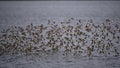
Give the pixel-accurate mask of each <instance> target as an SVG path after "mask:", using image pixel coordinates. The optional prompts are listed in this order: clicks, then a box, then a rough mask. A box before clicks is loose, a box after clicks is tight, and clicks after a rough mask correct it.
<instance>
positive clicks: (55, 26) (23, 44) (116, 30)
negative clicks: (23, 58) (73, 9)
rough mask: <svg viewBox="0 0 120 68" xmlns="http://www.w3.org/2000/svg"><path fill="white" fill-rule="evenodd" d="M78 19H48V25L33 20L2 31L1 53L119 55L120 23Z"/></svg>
mask: <svg viewBox="0 0 120 68" xmlns="http://www.w3.org/2000/svg"><path fill="white" fill-rule="evenodd" d="M74 21H75V19H74V18H71V19H68V20H67V21H64V22H59V23H58V22H55V21H51V20H48V23H47V25H44V24H40V25H33V24H32V23H31V24H30V25H27V26H26V27H21V26H11V27H9V28H7V29H4V30H2V31H1V34H0V55H2V54H5V53H9V54H17V53H24V54H26V55H29V54H35V55H49V54H56V53H59V54H61V55H63V56H67V55H73V56H75V55H79V56H89V57H90V56H96V55H98V56H110V55H112V56H119V51H118V49H117V46H118V45H119V44H120V26H119V22H118V23H114V22H112V21H111V20H110V19H106V20H105V22H104V23H100V24H97V23H95V22H93V20H92V19H90V20H87V21H86V22H83V21H82V20H81V19H78V20H77V21H76V22H74Z"/></svg>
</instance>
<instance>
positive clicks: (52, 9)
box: [0, 1, 120, 68]
mask: <svg viewBox="0 0 120 68" xmlns="http://www.w3.org/2000/svg"><path fill="white" fill-rule="evenodd" d="M71 17H73V18H79V19H93V20H96V21H97V23H100V22H103V21H104V20H105V18H107V17H109V18H110V19H112V20H114V19H116V18H120V1H12V2H9V1H8V2H4V1H3V2H0V28H2V29H3V28H5V27H8V26H10V25H22V26H24V25H27V24H30V23H33V24H41V23H47V20H48V19H50V20H55V21H62V20H66V19H69V18H71ZM0 68H120V58H119V57H93V58H88V57H79V56H78V57H72V56H71V57H60V56H57V55H52V56H48V57H42V58H41V57H37V56H21V55H13V56H10V55H2V56H0Z"/></svg>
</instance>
